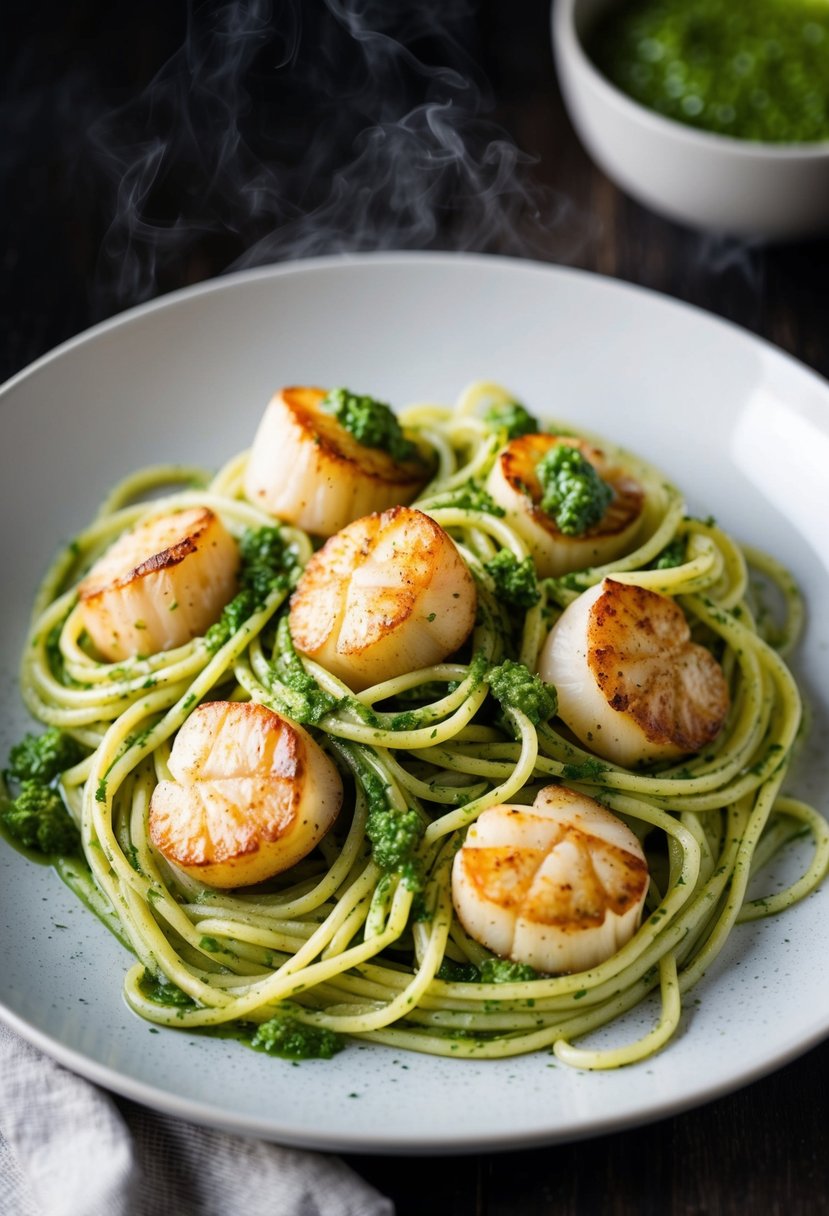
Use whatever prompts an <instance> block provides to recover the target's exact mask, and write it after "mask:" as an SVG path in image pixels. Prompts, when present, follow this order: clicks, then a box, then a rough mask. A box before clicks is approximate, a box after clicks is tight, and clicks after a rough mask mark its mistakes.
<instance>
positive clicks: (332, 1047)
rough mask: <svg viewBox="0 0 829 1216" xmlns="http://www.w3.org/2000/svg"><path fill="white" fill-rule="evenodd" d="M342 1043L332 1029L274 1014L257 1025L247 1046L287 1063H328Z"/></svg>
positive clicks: (340, 1049)
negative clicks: (287, 1061)
mask: <svg viewBox="0 0 829 1216" xmlns="http://www.w3.org/2000/svg"><path fill="white" fill-rule="evenodd" d="M344 1046H345V1044H344V1043H343V1041H342V1039H341V1037H340V1036H339V1035H338V1034H335V1033H334V1031H333V1030H326V1029H325V1027H323V1026H311V1025H309V1024H308V1023H307V1022H300V1021H299V1020H298V1019H297V1018H293V1017H290V1016H288V1015H287V1014H277V1015H276V1017H272V1018H270V1019H269V1020H268V1021H267V1022H263V1023H262V1024H261V1026H259V1027H258V1028H257V1030H256V1032H255V1034H254V1035H253V1038H252V1039H251V1047H255V1048H256V1049H257V1050H259V1051H265V1052H267V1053H268V1055H271V1056H282V1057H283V1058H284V1059H287V1060H330V1059H331V1057H332V1056H334V1055H336V1054H337V1052H338V1051H342V1049H343V1047H344Z"/></svg>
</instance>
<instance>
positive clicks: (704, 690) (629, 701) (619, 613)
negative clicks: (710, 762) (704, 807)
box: [587, 579, 729, 753]
mask: <svg viewBox="0 0 829 1216" xmlns="http://www.w3.org/2000/svg"><path fill="white" fill-rule="evenodd" d="M654 656H658V657H659V658H660V660H661V661H660V662H658V663H656V662H653V661H652V659H653V657H654ZM587 661H588V664H589V666H590V669H591V671H592V673H593V675H594V678H595V680H596V683H597V684H598V686H599V688H600V689H601V691H602V694H603V695H604V697H605V699H606V700H607V703H608V705H610V706H611V708H613V709H616V710H619V711H620V712H623V713H627V714H629V715H630V716H631V717H632V718H633V719H634V721H635V722H636V723H637V724H638V725H639V727H640V728H641V730H642V731H643V733H644V734H645V736H646V737H647V738H648V739H649V740H650V741H651V742H653V743H660V744H661V743H670V744H672V745H674V746H675V747H676V748H677V749H679V750H681V751H682V752H684V753H691V752H697V751H699V750H700V749H701V748H703V747H705V746H706V745H707V744H709V743H711V742H712V741H713V740H714V739H715V738H716V737H717V735H718V734H719V733H720V731H721V729H722V727H723V724H724V722H725V719H726V715H727V713H728V708H729V694H728V685H727V684H726V680H725V676H724V674H723V671H722V668H721V667H720V665H719V663H718V662H717V660H716V659H715V658H714V656H713V655H712V654H711V653H710V651H708V650H706V649H705V647H704V646H699V645H698V644H697V643H696V642H692V641H691V631H690V629H689V627H688V622H687V621H686V619H685V616H684V614H683V612H682V609H681V608H680V607H679V605H678V604H677V603H676V602H675V601H674V600H672V599H670V598H669V597H667V596H664V595H659V594H657V593H656V592H654V591H649V590H647V589H646V588H644V587H638V586H635V585H632V584H628V583H617V582H615V581H614V580H613V579H606V580H605V584H604V590H603V592H602V594H601V595H600V596H599V598H598V599H597V600H596V602H595V604H594V605H593V607H592V608H591V610H590V617H589V623H588V632H587Z"/></svg>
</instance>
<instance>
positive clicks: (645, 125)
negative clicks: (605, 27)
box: [552, 0, 829, 241]
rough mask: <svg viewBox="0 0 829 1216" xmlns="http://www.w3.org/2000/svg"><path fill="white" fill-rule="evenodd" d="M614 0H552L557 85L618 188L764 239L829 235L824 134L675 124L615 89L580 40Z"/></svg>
mask: <svg viewBox="0 0 829 1216" xmlns="http://www.w3.org/2000/svg"><path fill="white" fill-rule="evenodd" d="M617 2H618V0H553V9H552V27H553V46H554V50H555V57H556V66H557V69H558V77H559V83H560V85H561V89H562V93H563V94H564V100H565V102H566V104H567V107H568V110H569V112H570V117H571V118H572V120H573V125H574V126H575V128H576V130H577V132H578V134H579V136H580V137H581V139H582V141H583V143H584V144H585V146H586V148H587V149H588V151H589V152H590V154H591V155H592V156H593V158H594V160H595V161H596V162H597V163H598V164H599V165H600V166H601V167H602V168H603V169H604V170H605V172H606V173H607V174H608V175H609V176H610V177H612V178H613V179H614V181H616V182H617V184H618V185H619V186H621V187H622V189H623V190H626V191H627V192H628V193H629V194H631V195H633V197H634V198H636V199H638V200H639V201H640V202H642V203H645V204H646V205H647V206H649V207H652V208H653V210H654V211H658V212H661V213H662V214H663V215H666V216H668V217H669V218H670V219H674V220H679V221H680V222H681V223H685V224H690V225H691V226H693V227H697V228H708V229H714V230H717V231H720V232H725V233H731V234H733V235H735V236H741V237H747V238H759V239H764V240H771V241H779V240H794V239H799V238H805V237H812V236H818V235H820V234H821V233H825V232H829V140H826V141H821V142H820V143H812V144H770V143H756V142H751V141H749V140H741V139H732V138H730V137H728V136H724V135H714V134H711V133H709V132H707V131H700V130H698V129H696V128H693V127H686V126H683V125H682V123H679V122H674V121H673V120H672V119H670V118H664V117H663V116H662V115H660V114H656V113H654V112H653V111H652V110H648V109H646V108H645V107H644V106H642V105H640V104H639V103H638V102H635V101H633V100H631V98H629V97H627V96H626V95H625V94H624V93H622V92H620V91H619V90H618V89H617V88H616V87H615V86H614V85H612V84H611V83H610V82H609V81H608V80H607V79H606V78H605V77H604V76H603V75H602V74H601V73H600V72H599V70H598V69H597V68H596V67H594V65H593V64H592V63H591V61H590V59H589V58H588V57H587V55H586V54H585V51H584V46H583V38H584V36H585V34H586V33H588V32H589V31H590V29H591V27H592V25H593V23H594V22H595V21H596V19H597V17H599V16H600V15H601V14H602V13H603V12H604V11H606V10H607V9H608V8H609V7H610V6H611V5H612V4H614V3H617Z"/></svg>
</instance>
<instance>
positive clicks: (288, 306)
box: [0, 255, 829, 1152]
mask: <svg viewBox="0 0 829 1216" xmlns="http://www.w3.org/2000/svg"><path fill="white" fill-rule="evenodd" d="M482 376H483V377H487V378H492V379H496V380H501V381H503V382H504V383H506V384H507V385H509V386H511V388H512V389H513V390H514V391H515V393H516V394H517V395H518V396H520V397H521V398H522V399H523V400H524V401H525V402H526V403H527V404H528V405H529V406H530V408H531V409H533V410H534V411H536V412H539V413H541V414H543V413H545V411H547V412H549V413H551V414H555V415H556V416H558V417H563V418H569V419H572V420H573V421H574V422H575V423H579V424H584V425H585V426H587V427H591V428H593V429H596V430H598V431H603V432H605V433H606V434H607V435H608V436H611V437H613V438H615V439H616V440H618V441H620V442H622V443H624V444H625V445H627V446H630V447H633V448H635V449H636V450H638V451H639V452H641V453H642V454H643V455H644V456H646V457H649V458H650V459H652V460H654V461H655V462H657V463H659V464H661V465H662V467H663V468H664V469H665V470H666V472H667V473H668V474H669V475H670V476H671V477H672V478H674V479H675V480H676V481H678V482H679V483H680V484H681V485H682V486H683V487H684V488H685V489H686V492H687V495H688V498H689V501H690V504H691V506H692V508H693V509H695V510H696V511H697V512H700V513H706V514H707V513H713V514H715V515H716V516H717V518H718V519H719V520H720V521H721V522H722V523H723V524H725V525H726V526H727V527H728V528H729V529H730V530H731V531H733V532H734V533H736V534H737V535H739V536H741V537H743V538H744V539H746V540H749V541H752V542H755V543H758V544H761V545H763V546H765V547H766V548H768V549H770V550H771V551H772V552H774V553H776V554H778V555H779V556H780V557H782V558H784V559H786V560H787V561H788V562H789V563H790V565H791V566H792V568H793V569H794V571H795V573H796V574H797V576H798V578H799V579H800V581H801V583H802V585H803V587H804V589H805V592H806V595H807V598H808V602H809V605H810V606H811V609H812V612H811V614H810V620H809V626H808V632H807V636H806V639H805V646H804V648H803V649H802V651H801V655H800V659H799V663H798V671H799V673H800V676H801V682H802V684H803V686H804V688H805V689H806V691H807V693H808V694H809V696H810V698H811V700H812V703H813V710H814V725H813V732H812V737H813V738H815V739H818V738H819V737H820V736H821V734H822V735H823V737H824V738H826V737H827V731H829V699H827V698H828V697H829V693H827V689H829V613H827V612H826V605H827V604H828V603H829V577H827V567H829V549H828V547H827V544H828V542H827V539H826V533H825V532H824V530H823V529H824V521H825V515H826V507H827V505H829V502H828V500H827V491H826V480H825V477H826V473H825V471H826V469H828V468H829V389H828V388H827V386H826V384H824V383H823V382H822V381H820V380H819V379H818V378H817V377H815V376H814V375H812V374H811V373H810V372H808V371H806V370H805V369H804V368H802V367H800V366H799V365H798V364H796V363H794V362H792V361H791V360H789V359H787V358H785V357H784V356H782V355H781V354H779V353H778V352H777V351H775V350H773V349H772V348H770V347H769V346H766V345H764V344H762V343H760V342H758V341H756V340H755V339H753V338H751V337H749V336H748V335H746V334H744V333H742V332H740V331H738V330H736V329H734V328H732V327H729V326H727V325H725V324H723V323H721V322H719V321H716V320H714V319H712V318H710V317H708V316H705V315H703V314H701V313H699V312H696V311H693V310H692V309H689V308H687V307H684V306H682V305H678V304H675V303H671V302H669V301H667V300H664V299H661V298H658V297H656V296H653V295H650V294H648V293H646V292H643V291H639V290H636V289H633V288H630V287H627V286H623V285H620V284H618V283H613V282H609V281H606V280H603V279H600V278H597V277H593V276H590V275H585V274H581V273H575V272H571V271H562V270H557V269H552V268H549V267H542V266H536V265H533V264H531V263H525V262H514V261H505V260H500V259H489V258H479V257H452V256H418V255H408V256H407V255H396V256H382V257H376V258H375V257H368V258H355V259H348V260H346V259H341V260H337V261H320V262H315V263H300V264H295V265H290V266H286V267H282V268H277V269H269V270H265V271H262V272H258V273H252V274H245V275H241V276H236V277H231V278H227V279H224V280H221V281H219V282H216V283H210V284H207V285H206V286H203V287H199V288H196V289H195V290H191V291H187V292H184V293H181V294H178V295H175V296H171V297H168V298H166V299H164V300H161V301H159V302H158V303H156V304H152V305H149V306H147V307H144V308H141V309H138V310H137V311H135V312H133V313H130V314H128V315H127V316H125V317H122V318H119V319H117V320H116V321H114V322H110V323H108V324H106V325H103V326H100V327H99V328H97V329H95V330H93V331H91V332H90V333H89V334H86V335H84V336H82V337H81V338H78V339H76V340H74V341H72V342H69V343H67V344H66V345H65V346H63V347H62V348H61V349H60V350H58V351H57V352H55V353H54V354H52V355H50V356H47V357H46V358H45V359H42V360H41V361H40V362H39V363H37V364H35V365H34V366H33V367H32V368H30V369H29V370H28V371H27V372H24V373H23V374H22V375H20V376H18V377H17V378H16V379H15V380H13V381H11V382H10V384H9V385H8V386H7V387H6V389H5V391H4V394H3V396H2V406H1V412H0V418H2V435H3V444H2V452H0V517H1V518H2V519H3V520H4V521H5V529H4V532H5V535H4V538H3V542H2V559H1V561H0V569H2V570H3V572H4V580H3V581H4V595H3V619H2V648H0V663H2V672H3V674H4V676H5V681H4V687H5V689H6V696H5V698H4V704H3V707H2V709H0V756H2V755H5V753H6V750H7V747H8V745H9V744H10V743H11V742H13V741H14V740H15V739H16V738H17V737H19V735H20V734H21V733H22V731H23V730H24V729H25V727H26V722H25V718H24V715H23V713H22V712H21V711H20V710H19V709H18V708H17V696H16V690H15V682H16V679H15V674H14V673H15V670H16V665H17V658H18V654H19V651H20V646H21V643H22V639H23V635H24V630H25V625H26V617H27V612H28V606H29V604H30V601H31V596H32V592H33V589H34V587H35V585H36V582H37V579H38V577H39V575H40V574H41V573H42V570H43V568H44V566H45V564H46V562H47V560H48V558H49V557H50V555H51V553H52V552H53V551H54V550H55V549H56V547H57V546H58V544H59V543H60V542H61V541H63V540H65V539H67V538H68V537H69V536H70V535H71V534H72V532H73V531H74V530H75V529H77V528H79V527H81V526H82V525H83V524H84V523H85V521H86V520H87V519H88V518H89V516H90V515H91V514H92V512H93V511H94V509H95V507H96V504H97V501H98V500H99V498H100V497H101V496H102V495H103V494H104V492H105V491H106V489H107V488H108V487H109V486H110V485H111V484H112V483H113V482H114V481H116V480H117V479H118V478H119V477H120V476H122V475H123V474H125V473H126V472H128V471H129V470H131V469H134V468H136V467H138V466H140V465H143V464H146V463H152V462H155V461H159V460H162V461H164V460H180V461H186V462H194V461H196V462H203V463H206V464H208V465H215V464H218V463H220V462H221V461H223V460H224V459H225V458H226V457H227V456H229V455H230V454H231V453H234V452H236V451H237V450H239V449H241V448H243V447H245V446H246V445H247V444H248V442H249V441H250V438H251V435H252V433H253V429H254V426H255V423H256V422H257V419H258V417H259V415H260V412H261V411H262V409H263V407H264V404H265V402H266V401H267V399H268V396H269V394H270V393H271V391H272V390H273V389H274V387H275V386H277V385H279V384H284V383H295V384H302V383H312V384H347V385H349V386H351V387H353V388H355V389H358V390H360V391H365V392H371V393H373V394H375V395H376V396H378V397H381V398H384V399H386V400H391V401H394V402H398V403H403V402H405V401H408V400H410V399H422V398H432V399H439V400H451V399H452V398H453V397H454V396H455V394H456V393H457V392H458V391H459V390H460V389H461V388H462V387H463V386H464V385H465V384H466V383H467V382H468V381H470V380H472V379H475V378H477V377H482ZM819 504H823V505H822V507H819ZM827 750H829V749H824V752H825V751H827ZM796 784H797V791H798V792H799V793H800V794H801V795H802V796H803V797H805V798H808V799H810V800H811V801H813V802H817V803H818V804H819V805H821V806H822V808H823V809H824V810H827V809H829V768H828V767H827V758H826V755H825V754H823V755H821V754H820V752H819V749H818V748H817V747H815V748H814V749H813V750H812V751H811V752H807V754H806V755H805V756H804V758H803V761H802V763H801V765H800V769H799V773H798V777H797V783H796ZM827 924H829V889H824V890H822V891H821V892H820V893H818V894H817V895H814V896H812V897H811V898H810V899H808V900H806V901H805V902H804V903H803V904H801V905H800V906H798V907H797V908H795V909H794V910H793V911H791V912H789V913H787V914H786V915H784V916H781V917H778V918H776V919H772V920H769V921H766V922H764V923H759V924H756V925H753V926H745V927H741V928H739V929H738V930H737V931H736V932H735V933H734V935H733V938H732V940H731V942H730V944H729V948H728V950H727V952H726V956H725V957H724V958H722V959H721V960H720V961H719V963H718V964H717V966H716V967H715V968H714V969H713V970H712V971H711V973H710V974H709V975H708V976H707V977H706V979H705V980H704V982H703V983H702V984H700V986H699V988H698V990H697V991H696V993H695V994H694V996H695V997H697V998H698V999H699V1004H698V1005H696V1004H694V1003H692V1002H689V1008H688V1011H687V1012H686V1014H685V1016H684V1018H683V1023H682V1028H681V1032H680V1033H679V1035H678V1036H677V1037H676V1039H675V1040H674V1041H673V1042H672V1043H671V1044H670V1045H669V1046H668V1048H667V1049H666V1050H665V1051H663V1052H662V1054H660V1055H659V1056H657V1057H656V1058H654V1059H652V1060H649V1061H647V1062H646V1063H644V1064H641V1065H638V1066H636V1067H632V1068H628V1069H624V1070H622V1071H620V1072H616V1073H609V1074H601V1073H598V1074H584V1073H577V1072H573V1071H570V1070H568V1069H567V1068H565V1067H564V1066H563V1065H556V1064H555V1061H554V1059H553V1058H552V1057H551V1056H549V1055H536V1056H532V1057H526V1058H522V1059H518V1060H511V1061H505V1062H497V1063H491V1062H490V1063H487V1062H465V1061H459V1060H439V1059H432V1058H428V1057H422V1056H416V1055H409V1056H407V1055H405V1054H402V1053H400V1052H394V1051H390V1050H388V1049H385V1048H379V1047H378V1048H374V1047H366V1046H357V1045H352V1046H351V1047H349V1049H348V1050H347V1051H344V1052H342V1053H341V1054H340V1055H339V1056H338V1057H336V1058H335V1059H334V1060H332V1061H330V1062H322V1061H310V1062H307V1063H303V1064H301V1065H300V1066H299V1067H296V1066H294V1065H292V1064H290V1063H289V1062H286V1061H282V1060H271V1059H268V1058H265V1057H263V1056H261V1055H259V1054H257V1053H254V1052H250V1051H247V1050H245V1049H244V1048H243V1047H241V1046H239V1045H237V1044H236V1043H233V1042H227V1041H218V1040H215V1039H209V1038H199V1037H197V1036H194V1035H190V1034H186V1033H182V1032H176V1031H161V1032H154V1031H153V1030H152V1029H151V1028H150V1027H149V1026H148V1025H147V1024H146V1023H145V1022H142V1021H141V1020H139V1019H138V1018H137V1017H135V1016H134V1015H133V1014H132V1013H131V1012H130V1011H129V1010H128V1009H127V1008H126V1006H125V1004H124V1002H123V1000H122V997H121V991H120V986H121V976H122V974H123V971H124V969H125V967H126V965H127V962H128V958H127V956H126V954H125V953H124V951H123V950H122V949H121V947H120V946H119V945H118V944H117V943H116V942H115V941H114V940H113V939H112V938H111V937H110V936H109V935H108V934H107V932H106V930H105V929H104V928H103V927H102V926H101V925H100V924H99V923H98V922H97V921H96V920H95V919H94V917H92V916H91V915H90V914H89V913H87V912H86V911H85V910H84V908H83V907H81V906H80V905H78V904H77V903H76V902H75V901H74V900H73V898H72V896H71V895H70V893H69V891H68V890H66V889H65V888H64V887H63V886H62V884H61V883H60V881H59V880H58V879H57V878H56V877H55V875H54V874H53V873H52V872H51V871H50V870H49V869H47V868H45V867H38V866H34V865H31V864H29V863H27V862H26V861H25V860H24V859H23V858H22V857H20V856H18V855H17V854H16V853H14V852H13V851H12V850H10V849H9V848H7V847H5V846H4V845H2V844H0V941H2V968H0V1001H2V1007H3V1008H2V1013H3V1016H4V1017H5V1018H6V1019H7V1020H8V1022H9V1023H10V1024H11V1025H13V1026H15V1027H16V1028H17V1029H18V1030H19V1031H21V1032H22V1033H23V1034H24V1035H26V1036H27V1037H28V1038H29V1039H30V1040H32V1041H33V1042H34V1043H36V1044H38V1045H39V1046H41V1047H42V1048H44V1049H45V1050H46V1051H48V1052H50V1053H51V1054H52V1055H53V1056H55V1057H56V1058H57V1059H59V1060H61V1061H62V1062H64V1063H65V1064H67V1065H68V1066H69V1067H71V1068H74V1069H76V1070H77V1071H78V1072H80V1073H83V1074H85V1075H86V1076H88V1077H90V1078H92V1079H94V1080H96V1081H98V1082H100V1083H102V1084H103V1085H105V1086H108V1087H110V1088H112V1089H114V1090H117V1091H118V1092H120V1093H122V1094H127V1095H129V1096H131V1097H134V1098H136V1099H138V1100H139V1101H142V1102H144V1103H147V1104H149V1105H151V1106H155V1107H158V1108H161V1109H164V1110H168V1111H172V1112H175V1113H179V1114H182V1115H186V1116H188V1117H189V1118H192V1119H195V1120H200V1121H203V1122H205V1123H212V1124H218V1125H222V1126H225V1127H229V1128H234V1129H237V1130H242V1131H246V1132H251V1133H255V1134H258V1135H261V1136H265V1137H269V1138H272V1139H274V1140H279V1141H282V1142H284V1143H289V1144H299V1145H308V1146H315V1147H322V1148H336V1149H340V1150H366V1151H373V1152H392V1151H403V1152H406V1151H411V1152H425V1151H429V1152H436V1151H438V1152H439V1151H444V1152H456V1151H461V1150H467V1149H473V1148H476V1149H480V1148H485V1147H501V1148H508V1147H518V1146H521V1145H530V1144H534V1143H543V1142H551V1141H556V1140H564V1139H575V1138H577V1137H581V1136H587V1135H593V1134H597V1133H599V1132H605V1131H608V1130H610V1129H613V1128H619V1127H621V1126H623V1125H626V1124H631V1123H636V1122H644V1121H646V1120H649V1119H654V1118H657V1117H659V1116H662V1115H666V1114H669V1113H672V1112H675V1111H677V1110H680V1109H682V1108H685V1107H688V1106H691V1105H693V1104H695V1103H699V1102H702V1101H704V1100H706V1099H709V1098H712V1097H714V1096H715V1095H717V1094H721V1093H723V1092H725V1091H727V1090H729V1089H733V1088H735V1087H736V1086H738V1085H741V1084H744V1083H745V1082H747V1081H749V1080H751V1079H753V1078H755V1077H757V1076H759V1075H761V1074H763V1073H764V1072H767V1071H769V1070H771V1069H772V1068H774V1067H777V1066H778V1065H780V1064H782V1063H783V1062H784V1061H786V1060H788V1059H790V1058H791V1057H793V1056H795V1055H797V1054H798V1053H800V1052H802V1051H804V1050H805V1049H806V1048H807V1047H809V1046H811V1045H812V1044H814V1043H816V1042H818V1041H819V1040H820V1039H821V1038H823V1037H824V1036H825V1035H826V1034H827V1031H829V975H827V968H826V963H825V959H826V957H827V951H826V935H827V931H826V925H827ZM650 1016H652V1011H647V1010H646V1011H640V1012H638V1013H637V1014H636V1015H635V1016H634V1017H633V1018H632V1019H631V1021H630V1022H629V1024H628V1025H627V1026H626V1027H625V1028H624V1033H625V1034H634V1033H637V1032H641V1030H642V1029H644V1028H645V1027H646V1026H647V1025H648V1019H649V1018H650ZM614 1033H619V1032H618V1031H615V1032H614Z"/></svg>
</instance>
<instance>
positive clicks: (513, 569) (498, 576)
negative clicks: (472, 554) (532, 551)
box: [484, 549, 541, 608]
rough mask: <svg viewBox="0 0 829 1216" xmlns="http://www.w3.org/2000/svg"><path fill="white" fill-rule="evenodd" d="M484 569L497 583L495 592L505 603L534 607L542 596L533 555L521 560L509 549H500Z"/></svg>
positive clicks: (519, 606) (486, 563)
mask: <svg viewBox="0 0 829 1216" xmlns="http://www.w3.org/2000/svg"><path fill="white" fill-rule="evenodd" d="M484 569H485V570H486V572H487V573H488V574H489V575H490V577H491V578H492V581H493V583H494V584H495V594H496V595H497V597H498V599H499V600H503V602H504V603H505V604H515V605H516V607H518V608H532V606H533V604H537V603H538V600H539V598H540V595H541V593H540V591H539V590H538V579H537V578H536V573H535V564H534V562H533V559H532V558H531V557H525V558H522V560H521V561H519V560H518V558H517V557H516V556H515V554H514V553H511V552H510V550H509V549H500V550H499V551H498V552H497V553H496V554H495V556H494V557H492V558H490V559H489V561H488V562H484Z"/></svg>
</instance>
